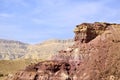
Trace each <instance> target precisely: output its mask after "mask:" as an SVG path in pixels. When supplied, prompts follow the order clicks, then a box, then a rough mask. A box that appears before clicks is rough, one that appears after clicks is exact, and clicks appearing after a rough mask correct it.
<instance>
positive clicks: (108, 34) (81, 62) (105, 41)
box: [7, 22, 120, 80]
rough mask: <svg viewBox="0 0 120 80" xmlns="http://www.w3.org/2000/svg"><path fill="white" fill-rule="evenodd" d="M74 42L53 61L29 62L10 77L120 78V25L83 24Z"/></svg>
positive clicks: (34, 79) (55, 79) (32, 79)
mask: <svg viewBox="0 0 120 80" xmlns="http://www.w3.org/2000/svg"><path fill="white" fill-rule="evenodd" d="M74 33H75V37H74V44H73V45H72V46H69V47H68V48H67V49H63V50H60V51H59V53H58V54H55V55H54V56H52V58H51V61H43V62H40V63H37V64H33V65H29V66H27V67H26V68H25V69H24V70H22V71H18V72H17V73H16V74H15V75H14V76H9V77H8V78H7V79H8V80H9V79H11V80H120V36H119V35H120V24H113V23H100V22H95V23H82V24H80V25H77V26H76V28H75V30H74Z"/></svg>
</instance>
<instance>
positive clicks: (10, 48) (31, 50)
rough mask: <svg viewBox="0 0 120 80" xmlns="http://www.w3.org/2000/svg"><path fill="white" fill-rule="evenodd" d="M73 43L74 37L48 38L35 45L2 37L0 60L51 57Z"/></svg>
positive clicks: (0, 41) (0, 40)
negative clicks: (66, 38)
mask: <svg viewBox="0 0 120 80" xmlns="http://www.w3.org/2000/svg"><path fill="white" fill-rule="evenodd" d="M71 45H73V40H72V39H68V40H48V41H45V42H43V43H40V44H34V45H30V44H26V43H22V42H20V41H13V40H5V39H0V60H14V59H49V57H50V56H52V55H54V54H55V53H57V52H58V51H59V50H62V49H64V48H66V47H68V46H71ZM48 53H49V54H48Z"/></svg>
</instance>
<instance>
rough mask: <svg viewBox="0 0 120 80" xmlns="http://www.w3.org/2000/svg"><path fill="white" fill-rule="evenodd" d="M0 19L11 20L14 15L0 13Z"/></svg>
mask: <svg viewBox="0 0 120 80" xmlns="http://www.w3.org/2000/svg"><path fill="white" fill-rule="evenodd" d="M0 17H5V18H11V17H14V15H13V14H9V13H0Z"/></svg>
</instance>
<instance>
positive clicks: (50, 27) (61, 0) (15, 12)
mask: <svg viewBox="0 0 120 80" xmlns="http://www.w3.org/2000/svg"><path fill="white" fill-rule="evenodd" d="M119 3H120V0H0V38H1V39H10V40H18V41H22V42H25V43H31V44H34V43H39V42H42V41H45V40H48V39H71V38H73V37H74V33H73V29H74V28H75V26H76V25H77V24H81V23H83V22H112V23H120V5H119Z"/></svg>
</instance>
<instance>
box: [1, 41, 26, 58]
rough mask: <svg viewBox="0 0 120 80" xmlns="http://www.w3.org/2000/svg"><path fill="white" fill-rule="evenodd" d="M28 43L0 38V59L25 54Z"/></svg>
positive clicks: (18, 56)
mask: <svg viewBox="0 0 120 80" xmlns="http://www.w3.org/2000/svg"><path fill="white" fill-rule="evenodd" d="M27 46H28V44H26V43H22V42H19V41H13V40H4V39H0V60H9V59H17V58H20V57H22V56H24V55H25V53H26V49H27Z"/></svg>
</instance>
